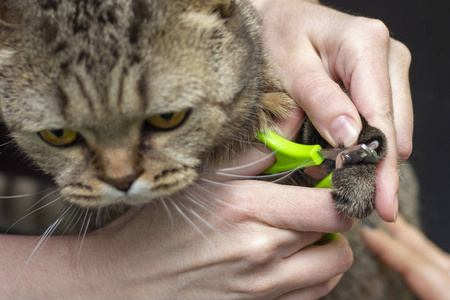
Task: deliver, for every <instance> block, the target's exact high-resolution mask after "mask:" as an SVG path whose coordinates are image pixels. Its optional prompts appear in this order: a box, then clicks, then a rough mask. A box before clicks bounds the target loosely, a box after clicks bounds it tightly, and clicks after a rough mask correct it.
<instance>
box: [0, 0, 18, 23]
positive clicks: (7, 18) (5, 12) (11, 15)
mask: <svg viewBox="0 0 450 300" xmlns="http://www.w3.org/2000/svg"><path fill="white" fill-rule="evenodd" d="M7 2H8V1H7V0H0V24H1V25H3V26H8V27H10V26H14V25H18V24H19V23H20V14H19V12H18V11H16V10H14V9H11V7H10V6H9V5H8V4H7Z"/></svg>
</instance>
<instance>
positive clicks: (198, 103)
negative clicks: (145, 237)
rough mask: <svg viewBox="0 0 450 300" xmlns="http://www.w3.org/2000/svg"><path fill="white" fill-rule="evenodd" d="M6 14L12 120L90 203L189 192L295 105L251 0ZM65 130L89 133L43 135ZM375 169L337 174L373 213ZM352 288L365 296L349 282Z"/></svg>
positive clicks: (73, 4)
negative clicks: (174, 121) (65, 138)
mask: <svg viewBox="0 0 450 300" xmlns="http://www.w3.org/2000/svg"><path fill="white" fill-rule="evenodd" d="M0 18H1V19H2V22H0V112H1V116H2V118H3V120H4V122H5V123H6V125H7V126H8V128H9V131H10V132H11V135H12V136H13V138H14V139H15V141H16V142H17V144H18V145H19V146H20V147H21V149H22V150H23V151H25V152H26V153H27V154H28V155H29V156H30V157H31V158H32V159H33V160H34V161H35V163H36V164H37V165H38V166H39V167H40V168H42V169H43V170H44V171H45V172H48V173H49V174H51V175H52V176H53V177H54V180H55V181H56V183H57V184H58V185H59V186H60V187H61V191H60V193H61V195H63V196H64V197H65V198H66V199H67V201H69V202H71V203H75V204H77V205H80V206H84V207H91V208H96V207H103V206H111V205H116V204H120V203H123V204H125V205H133V204H144V203H148V202H150V201H152V200H153V199H156V198H159V197H163V196H166V195H171V194H173V193H175V192H178V191H180V190H182V189H184V188H186V187H187V186H189V185H190V184H191V183H192V182H193V181H194V180H195V179H196V178H197V175H198V172H199V170H200V169H205V168H210V167H211V166H213V165H214V164H215V162H216V161H217V160H219V159H226V158H231V157H232V155H233V153H234V152H236V151H237V150H239V148H242V147H245V145H247V144H249V142H252V141H254V136H255V133H256V132H259V131H265V130H268V129H271V128H273V126H274V120H275V118H282V117H285V116H287V115H288V112H289V110H290V109H291V108H292V107H293V101H292V100H291V99H290V98H289V97H288V96H287V95H286V94H285V93H284V92H283V89H282V87H281V86H280V84H279V83H278V81H277V80H276V78H275V77H274V76H273V74H272V71H271V67H270V63H269V62H268V59H267V58H266V57H265V55H264V53H263V50H262V47H261V26H260V21H259V18H258V16H257V14H256V13H255V12H254V11H253V9H252V8H251V6H250V5H249V4H248V3H247V2H246V1H244V0H234V1H230V0H210V1H208V0H170V1H169V0H117V1H112V0H104V1H100V0H80V1H75V0H72V1H70V0H16V1H0ZM182 110H186V111H188V112H189V116H188V118H187V119H186V120H185V121H184V122H183V124H182V125H180V126H178V127H177V128H176V129H174V130H168V131H161V130H155V128H152V127H151V126H148V124H147V123H146V120H147V119H148V118H149V117H151V116H155V115H161V114H167V113H173V112H179V111H182ZM308 126H309V127H308ZM61 128H70V129H73V130H75V131H77V132H79V133H80V135H81V136H82V139H81V141H80V142H79V143H76V144H75V145H73V146H70V147H65V148H57V147H54V146H50V145H48V144H47V143H45V142H44V141H43V140H42V139H41V138H40V137H39V135H38V134H37V133H38V132H40V131H42V130H49V129H61ZM304 132H306V133H305V135H304V136H303V137H302V142H310V143H324V141H323V140H322V139H321V138H319V136H318V134H317V132H316V131H315V130H314V128H313V127H312V126H311V124H309V125H306V126H305V130H304ZM373 139H378V140H379V141H380V142H381V147H380V148H379V150H377V151H378V152H379V154H380V155H381V156H383V155H384V153H385V151H386V146H387V145H386V142H385V138H384V135H383V134H382V133H381V132H379V130H377V129H375V128H372V127H370V126H369V125H368V124H366V126H365V128H364V130H363V133H362V134H361V137H360V142H368V141H371V140H373ZM375 170H376V166H375V165H367V164H361V165H355V166H347V167H345V168H343V169H340V170H336V171H335V173H334V176H333V184H334V186H335V191H334V192H333V196H334V199H335V201H336V206H337V208H338V209H339V210H340V211H342V212H344V213H345V214H346V215H348V216H349V217H359V218H362V217H366V216H367V215H369V214H370V213H371V212H372V210H373V197H374V191H375V188H374V187H375V181H374V180H375ZM355 187H362V188H357V189H355ZM357 243H360V242H358V241H357ZM370 263H371V264H374V262H373V261H372V260H371V262H370ZM379 275H380V274H379V273H374V276H379ZM349 276H350V275H349ZM380 278H382V277H380ZM361 280H363V279H362V277H361ZM361 283H362V282H358V283H356V282H354V283H353V284H354V285H355V287H354V289H355V290H357V291H358V293H357V294H355V295H363V294H364V295H365V297H367V298H368V299H377V298H373V297H371V293H370V291H369V290H368V291H366V292H364V293H363V292H361V289H360V288H358V286H359V287H361V286H363V285H362V284H361ZM343 284H344V285H345V281H344V283H343ZM340 290H342V292H340ZM339 295H346V296H345V298H343V299H349V298H347V297H350V298H353V297H352V296H351V294H347V293H346V292H345V288H341V289H337V290H336V291H335V296H336V297H338V298H339ZM343 297H344V296H343ZM379 299H386V298H379Z"/></svg>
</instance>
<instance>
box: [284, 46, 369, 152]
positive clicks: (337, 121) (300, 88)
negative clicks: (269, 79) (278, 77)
mask: <svg viewBox="0 0 450 300" xmlns="http://www.w3.org/2000/svg"><path fill="white" fill-rule="evenodd" d="M311 51H312V50H311ZM312 54H313V55H310V57H305V55H303V56H300V55H299V56H294V57H292V61H291V63H290V67H289V69H288V70H290V72H289V71H286V72H285V73H284V76H285V78H283V79H282V80H283V82H285V83H286V84H285V85H286V90H287V91H288V93H289V94H290V95H291V96H292V97H293V99H294V100H296V102H297V103H298V104H299V105H300V107H302V108H303V109H304V110H305V112H306V114H307V115H308V117H309V118H310V119H311V121H312V123H313V124H314V127H315V128H316V129H317V130H318V131H319V133H320V134H321V135H322V137H323V138H325V139H326V140H327V141H328V142H329V143H330V144H331V145H332V146H334V147H338V146H342V145H344V146H350V145H354V144H355V143H356V142H357V140H358V136H359V133H360V131H361V128H362V123H361V119H360V117H359V114H358V111H357V109H356V107H355V106H354V105H353V103H352V101H351V100H350V98H349V97H348V96H347V95H346V94H345V93H344V92H343V91H342V89H341V87H340V86H339V84H337V83H336V82H335V81H333V80H332V79H331V78H330V76H329V74H328V73H327V72H326V71H325V69H324V67H323V62H322V61H321V59H320V57H318V56H317V54H316V52H313V51H312ZM298 70H302V71H301V72H299V71H298Z"/></svg>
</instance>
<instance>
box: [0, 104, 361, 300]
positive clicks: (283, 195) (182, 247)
mask: <svg viewBox="0 0 450 300" xmlns="http://www.w3.org/2000/svg"><path fill="white" fill-rule="evenodd" d="M301 119H302V114H301V112H300V111H299V110H296V111H294V112H293V115H292V117H291V118H289V119H288V120H285V121H283V122H281V123H280V124H279V126H280V128H281V129H282V131H283V133H284V135H286V136H295V134H296V131H297V130H298V124H299V122H301ZM268 152H270V151H267V149H264V148H263V147H254V148H252V149H249V150H248V151H247V152H246V153H245V154H242V155H241V156H240V157H238V159H237V160H236V161H235V165H237V166H240V165H242V164H247V163H252V162H254V161H255V160H259V161H260V162H259V163H257V164H253V165H252V166H251V167H250V168H245V169H241V168H238V169H236V170H235V171H234V177H233V176H231V177H230V176H226V177H221V176H217V174H206V175H205V177H202V178H200V179H199V180H198V181H197V182H196V183H195V185H194V186H193V187H192V188H191V189H190V190H189V192H188V193H183V194H181V195H176V196H174V197H173V198H172V199H171V200H170V201H167V203H166V205H167V207H168V208H167V209H165V208H164V206H163V205H162V204H161V203H159V202H156V203H155V204H149V205H147V206H145V207H144V208H142V209H133V210H131V211H130V212H129V213H127V214H126V215H125V216H124V217H123V218H121V219H119V220H117V221H116V222H114V223H112V224H111V225H109V226H107V227H105V228H102V229H101V230H98V231H96V232H93V233H90V234H88V235H87V236H86V237H85V238H78V237H71V236H68V237H62V238H59V237H53V238H50V239H49V241H48V242H47V243H46V245H45V247H44V248H43V249H42V251H39V254H38V255H36V256H33V257H32V260H31V261H30V263H29V264H28V265H27V267H26V268H25V269H24V268H23V267H24V265H25V262H26V261H27V260H28V258H29V257H30V254H31V253H32V251H33V249H34V247H35V245H36V243H32V241H33V240H35V238H34V237H18V236H2V237H1V243H0V261H1V262H2V269H1V270H0V280H1V282H2V285H0V295H7V296H6V298H7V299H71V298H77V299H79V298H84V299H105V298H107V299H149V298H151V299H177V298H180V297H182V298H183V299H290V298H291V297H294V298H296V299H297V297H303V298H302V299H316V298H318V297H321V296H323V295H325V294H326V293H328V292H329V291H330V290H331V289H332V288H333V287H334V286H335V285H336V283H337V282H338V280H339V279H340V277H341V274H342V273H343V272H345V271H346V270H347V269H348V268H349V267H350V265H351V263H352V251H351V249H350V247H349V245H348V243H347V241H346V240H345V238H344V237H342V236H340V237H339V238H338V239H336V240H334V241H332V242H330V243H327V244H324V245H316V246H310V245H311V244H312V243H314V242H315V241H317V240H318V239H320V238H321V237H322V236H323V232H342V231H346V230H348V229H349V228H351V227H352V225H353V222H354V221H352V220H349V219H347V218H345V217H344V216H342V215H340V214H338V213H337V212H336V210H335V208H334V205H333V201H332V199H331V196H330V193H329V190H327V189H310V188H304V187H295V186H283V185H278V184H275V183H271V182H261V181H253V180H241V179H239V178H240V176H254V175H256V174H259V173H260V172H261V171H262V170H264V169H266V168H267V167H269V166H270V165H271V164H273V163H274V161H273V160H274V158H273V155H269V156H268V155H267V154H268ZM228 167H233V165H229V164H224V165H221V166H218V168H219V169H222V170H223V169H224V168H228ZM188 197H191V198H192V199H194V201H188V200H189V198H188ZM177 208H178V209H179V210H181V211H182V212H183V213H181V212H180V211H179V210H177ZM169 211H170V212H169ZM300 250H301V251H300ZM317 270H323V272H317ZM19 279H20V280H19ZM0 299H1V298H0Z"/></svg>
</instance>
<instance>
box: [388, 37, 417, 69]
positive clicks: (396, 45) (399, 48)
mask: <svg viewBox="0 0 450 300" xmlns="http://www.w3.org/2000/svg"><path fill="white" fill-rule="evenodd" d="M391 44H392V49H393V51H394V55H396V57H397V59H399V60H400V62H402V63H403V64H404V65H405V66H410V65H411V60H412V55H411V51H410V50H409V49H408V47H407V46H406V45H405V44H403V43H401V42H399V41H397V40H394V39H391Z"/></svg>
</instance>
